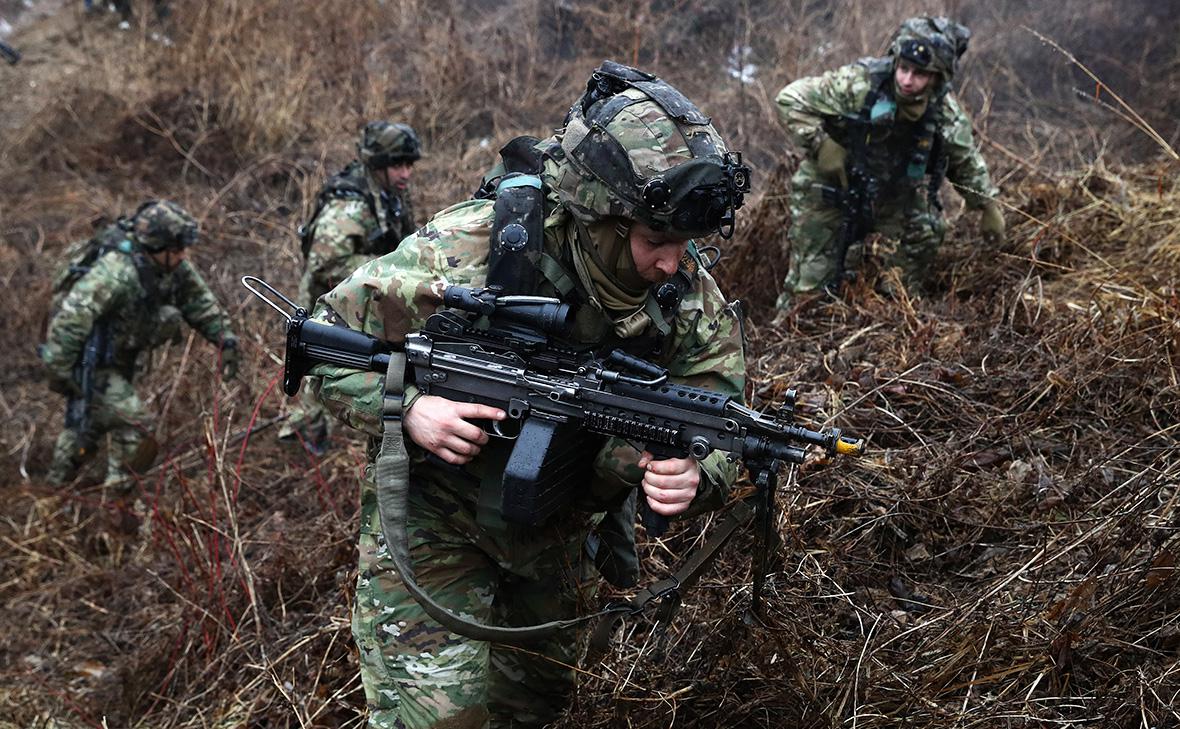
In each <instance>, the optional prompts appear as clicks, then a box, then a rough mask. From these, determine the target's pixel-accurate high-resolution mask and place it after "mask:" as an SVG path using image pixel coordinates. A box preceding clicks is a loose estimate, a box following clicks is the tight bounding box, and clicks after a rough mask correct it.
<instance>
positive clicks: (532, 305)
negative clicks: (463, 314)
mask: <svg viewBox="0 0 1180 729" xmlns="http://www.w3.org/2000/svg"><path fill="white" fill-rule="evenodd" d="M443 304H445V305H446V306H448V307H451V308H453V309H462V310H463V311H469V312H471V313H473V314H480V315H482V316H486V317H488V319H489V320H491V323H492V326H493V327H495V326H496V325H497V324H515V325H516V326H522V327H528V328H529V329H534V330H536V331H539V332H542V333H544V334H550V335H553V336H557V337H565V336H568V335H569V332H570V330H571V329H572V328H573V324H574V314H573V310H572V309H571V308H570V306H569V304H563V303H561V302H560V301H559V300H557V299H550V298H547V297H544V296H501V295H500V294H499V293H498V292H497V291H496V290H494V289H477V290H474V289H469V288H466V287H464V286H448V287H447V288H446V290H445V291H443Z"/></svg>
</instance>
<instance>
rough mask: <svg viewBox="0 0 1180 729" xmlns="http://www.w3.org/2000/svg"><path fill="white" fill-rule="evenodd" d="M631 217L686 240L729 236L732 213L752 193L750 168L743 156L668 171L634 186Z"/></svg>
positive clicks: (705, 160)
mask: <svg viewBox="0 0 1180 729" xmlns="http://www.w3.org/2000/svg"><path fill="white" fill-rule="evenodd" d="M636 186H637V188H638V191H639V201H641V203H642V204H640V205H636V206H635V214H636V217H638V218H639V219H640V220H641V221H642V222H643V223H645V224H646V225H648V226H650V227H651V228H652V229H653V230H669V231H673V232H676V233H678V234H681V235H683V236H685V237H689V238H692V237H699V236H706V235H710V234H712V233H717V234H718V235H720V236H721V237H722V238H729V237H731V236H732V235H733V227H734V221H735V216H734V212H735V211H736V210H737V209H738V208H740V207H741V206H742V204H743V203H744V202H745V194H746V193H748V192H749V191H750V168H749V167H747V166H746V165H744V164H742V153H741V152H726V153H725V154H724V155H723V156H718V155H709V156H707V157H698V158H695V159H692V160H689V161H688V162H685V163H684V164H680V165H677V166H675V167H673V168H671V169H669V170H667V171H666V172H663V173H661V174H659V175H656V176H655V177H650V178H648V179H646V180H643V181H637V185H636Z"/></svg>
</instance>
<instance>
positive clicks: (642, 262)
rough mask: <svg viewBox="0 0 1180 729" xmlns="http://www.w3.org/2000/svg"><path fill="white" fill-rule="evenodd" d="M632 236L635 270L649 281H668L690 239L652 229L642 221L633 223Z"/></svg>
mask: <svg viewBox="0 0 1180 729" xmlns="http://www.w3.org/2000/svg"><path fill="white" fill-rule="evenodd" d="M630 238H631V257H632V258H633V259H634V260H635V270H636V272H637V273H638V274H639V277H640V278H642V279H643V280H644V281H647V282H649V283H661V282H663V281H667V280H668V278H669V277H670V276H671V275H672V274H674V273H676V268H677V267H678V266H679V265H680V259H681V258H683V257H684V252H685V250H686V249H687V248H688V240H689V239H687V238H677V237H676V236H672V235H668V234H667V233H661V232H659V231H657V230H652V229H651V228H649V227H647V226H646V225H644V224H643V223H640V222H635V223H633V224H632V225H631V232H630Z"/></svg>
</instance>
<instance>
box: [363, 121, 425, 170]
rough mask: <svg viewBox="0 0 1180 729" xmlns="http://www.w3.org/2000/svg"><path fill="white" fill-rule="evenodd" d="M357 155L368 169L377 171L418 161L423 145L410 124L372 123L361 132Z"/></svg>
mask: <svg viewBox="0 0 1180 729" xmlns="http://www.w3.org/2000/svg"><path fill="white" fill-rule="evenodd" d="M357 153H358V154H360V158H361V162H364V163H365V166H366V167H368V168H369V169H374V170H375V169H380V168H382V167H391V166H393V165H397V164H402V163H405V162H415V161H417V160H418V159H419V158H421V157H422V144H421V143H420V142H419V141H418V135H417V134H416V133H415V132H414V128H413V127H411V126H410V125H409V124H402V123H400V122H397V123H393V122H387V121H371V122H369V123H368V124H366V125H365V128H364V129H362V130H361V141H360V142H359V143H358V144H357Z"/></svg>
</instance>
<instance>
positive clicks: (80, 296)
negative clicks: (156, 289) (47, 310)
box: [41, 254, 139, 380]
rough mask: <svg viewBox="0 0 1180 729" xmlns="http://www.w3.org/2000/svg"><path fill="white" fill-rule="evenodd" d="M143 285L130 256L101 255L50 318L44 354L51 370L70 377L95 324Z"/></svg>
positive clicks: (55, 373) (65, 377)
mask: <svg viewBox="0 0 1180 729" xmlns="http://www.w3.org/2000/svg"><path fill="white" fill-rule="evenodd" d="M138 285H139V277H138V274H137V273H136V272H135V267H134V266H133V265H132V264H131V262H130V261H129V260H128V258H127V256H124V255H117V254H107V255H105V256H102V257H101V258H99V259H98V261H97V262H96V263H95V264H94V268H92V269H91V270H90V272H89V273H87V274H86V275H85V276H83V277H82V278H80V279H79V280H78V282H77V283H75V284H74V287H73V288H72V289H70V292H69V293H68V294H67V295H66V297H65V299H64V300H63V301H62V303H61V306H60V308H59V309H58V311H57V314H56V315H54V317H53V320H52V321H51V322H49V332H48V336H47V337H46V343H45V347H44V349H42V351H41V358H42V360H43V361H44V362H45V366H46V367H47V368H48V370H49V372H50V374H51V375H52V376H54V377H58V378H61V379H65V380H68V379H70V377H72V376H73V373H72V370H73V367H74V364H75V363H76V362H77V361H78V357H79V356H80V355H81V353H82V348H83V346H85V344H86V338H87V337H88V336H90V330H91V329H93V328H94V324H95V323H96V322H97V321H99V320H100V319H102V318H103V317H104V316H105V315H106V314H107V313H108V312H111V311H114V310H115V309H116V308H118V307H119V306H120V305H121V304H122V303H123V302H125V301H128V300H129V299H130V298H134V297H133V295H130V294H131V292H133V291H134V290H135V288H136V287H138Z"/></svg>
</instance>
